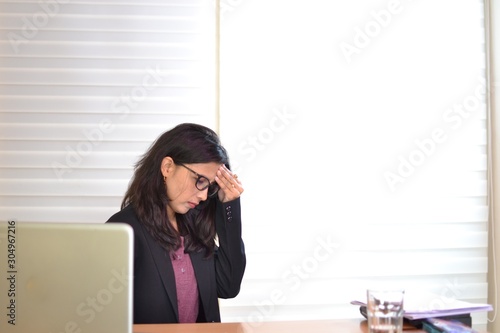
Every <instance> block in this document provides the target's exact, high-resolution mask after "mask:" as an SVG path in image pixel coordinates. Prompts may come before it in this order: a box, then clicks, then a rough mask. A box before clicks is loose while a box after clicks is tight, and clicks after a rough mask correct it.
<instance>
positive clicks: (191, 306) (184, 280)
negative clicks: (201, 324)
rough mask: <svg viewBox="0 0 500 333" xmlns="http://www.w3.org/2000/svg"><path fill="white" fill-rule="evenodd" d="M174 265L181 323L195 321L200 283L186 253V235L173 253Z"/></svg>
mask: <svg viewBox="0 0 500 333" xmlns="http://www.w3.org/2000/svg"><path fill="white" fill-rule="evenodd" d="M172 266H173V268H174V273H175V284H176V287H177V308H178V310H179V323H195V322H196V318H198V306H199V300H198V285H197V283H196V277H195V275H194V270H193V265H192V264H191V258H190V257H189V253H184V237H181V247H180V248H179V249H177V251H175V252H174V253H173V254H172Z"/></svg>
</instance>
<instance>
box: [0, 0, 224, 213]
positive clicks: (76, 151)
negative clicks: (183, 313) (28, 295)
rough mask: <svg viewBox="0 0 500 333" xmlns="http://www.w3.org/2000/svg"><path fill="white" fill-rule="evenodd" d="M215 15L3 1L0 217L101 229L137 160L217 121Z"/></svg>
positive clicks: (198, 9) (188, 8) (192, 2)
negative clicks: (170, 134) (190, 127)
mask: <svg viewBox="0 0 500 333" xmlns="http://www.w3.org/2000/svg"><path fill="white" fill-rule="evenodd" d="M215 17H216V10H215V6H214V4H213V3H209V2H207V1H200V0H182V1H181V0H177V1H176V0H161V1H160V0H148V1H146V2H143V1H133V0H128V1H127V0H120V1H118V0H110V1H104V2H96V1H90V0H83V1H77V2H74V1H63V0H53V1H52V0H51V1H0V32H1V33H0V212H1V213H0V214H1V218H2V219H4V220H6V219H12V218H15V219H17V220H18V221H20V222H23V221H37V222H104V221H105V220H106V219H107V218H108V217H109V216H111V214H113V213H114V212H116V211H117V210H118V209H119V207H120V203H121V199H122V197H123V195H124V192H125V190H126V186H127V184H128V181H129V180H130V178H131V175H132V169H133V166H134V164H135V163H136V162H137V160H138V158H139V156H140V155H141V154H143V153H144V152H145V151H146V149H147V148H148V147H149V145H150V144H151V143H152V141H153V140H154V139H155V138H156V137H157V136H158V135H159V134H160V133H162V132H163V131H165V130H167V129H169V128H171V127H173V126H174V125H176V124H178V123H181V122H197V123H201V124H205V125H207V126H210V127H212V128H214V127H215V125H216V106H215V75H216V68H215V65H216V62H215V55H216V47H215V45H216V43H215V36H216V31H215V23H216V21H215Z"/></svg>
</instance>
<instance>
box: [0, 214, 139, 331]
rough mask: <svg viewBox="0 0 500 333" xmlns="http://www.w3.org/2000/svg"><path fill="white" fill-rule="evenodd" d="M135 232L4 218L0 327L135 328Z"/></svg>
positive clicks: (110, 226) (112, 226) (117, 227)
mask: <svg viewBox="0 0 500 333" xmlns="http://www.w3.org/2000/svg"><path fill="white" fill-rule="evenodd" d="M132 279H133V230H132V228H131V227H130V226H128V225H126V224H120V223H108V224H105V223H101V224H88V223H87V224H83V223H33V222H29V223H28V222H25V223H23V222H16V221H1V222H0V312H1V313H0V332H2V333H17V332H19V333H26V332H32V333H87V332H88V333H100V332H102V333H132V323H133V318H132V287H133V280H132Z"/></svg>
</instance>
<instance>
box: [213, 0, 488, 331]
mask: <svg viewBox="0 0 500 333" xmlns="http://www.w3.org/2000/svg"><path fill="white" fill-rule="evenodd" d="M483 10H484V5H483V2H482V1H451V0H450V1H447V0H443V1H426V0H424V1H418V2H415V1H356V2H352V1H335V2H331V1H320V0H318V1H308V2H307V4H306V3H305V2H301V1H292V2H290V1H284V0H283V1H273V2H269V1H258V0H257V1H251V2H241V3H239V5H238V6H234V7H233V8H232V10H231V11H226V13H225V15H224V17H223V18H221V23H220V24H221V33H220V36H221V40H220V45H221V46H220V54H221V74H220V82H221V84H220V87H221V88H220V89H221V90H220V96H221V101H220V105H221V125H220V126H221V133H222V135H223V139H224V140H225V142H228V143H229V151H230V154H231V156H233V161H234V164H235V165H236V166H237V172H238V173H239V175H240V177H239V178H240V179H242V181H244V182H245V185H246V186H245V188H246V190H245V194H244V196H245V198H244V206H243V208H244V214H245V215H244V221H245V228H244V237H245V240H246V245H247V255H248V267H247V272H246V274H245V278H244V284H243V286H242V291H241V294H240V296H238V298H237V299H236V300H234V301H228V302H226V301H223V302H222V303H221V304H222V305H224V306H225V314H226V318H228V317H229V318H231V319H232V320H237V321H248V322H250V321H253V322H257V323H254V324H252V325H258V322H260V321H266V320H297V319H327V318H346V317H352V318H358V317H360V314H359V310H358V308H357V307H355V306H353V305H350V304H349V302H350V301H351V300H352V299H354V298H357V297H358V295H360V293H361V295H363V294H364V291H365V290H366V288H368V287H372V286H388V285H389V286H398V287H402V288H405V289H423V290H426V291H430V292H434V293H436V294H437V295H438V297H437V298H436V299H435V300H433V304H429V306H436V307H439V306H440V305H441V306H442V305H444V304H446V303H447V302H449V299H450V298H458V299H462V300H466V301H470V302H480V303H486V302H487V301H486V300H487V289H488V284H487V259H488V258H487V246H488V245H487V244H488V239H487V230H488V222H487V220H488V214H487V190H486V188H487V186H486V138H487V135H486V129H487V126H486V124H487V119H486V111H485V110H486V108H485V92H486V89H487V88H486V84H485V53H484V52H485V51H484V48H485V44H484V43H485V37H484V12H483ZM255 22H258V24H255ZM473 323H474V325H475V327H477V328H479V329H483V330H484V329H485V327H486V323H487V313H479V314H474V315H473Z"/></svg>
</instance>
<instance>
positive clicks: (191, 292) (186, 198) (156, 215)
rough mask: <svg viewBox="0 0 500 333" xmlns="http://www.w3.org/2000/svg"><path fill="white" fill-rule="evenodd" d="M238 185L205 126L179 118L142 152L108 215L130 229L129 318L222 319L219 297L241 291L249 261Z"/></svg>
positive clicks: (161, 320)
mask: <svg viewBox="0 0 500 333" xmlns="http://www.w3.org/2000/svg"><path fill="white" fill-rule="evenodd" d="M241 193H243V187H242V184H241V182H240V180H239V179H238V177H237V176H236V174H234V173H232V172H231V171H230V169H229V159H228V156H227V152H226V150H225V149H224V147H222V145H221V143H220V140H219V138H218V136H217V134H216V133H215V132H214V131H212V130H211V129H209V128H206V127H204V126H201V125H197V124H189V123H187V124H180V125H178V126H176V127H174V128H173V129H171V130H169V131H167V132H165V133H164V134H162V135H161V136H160V137H159V138H158V139H157V140H156V142H154V143H153V145H152V146H151V147H150V148H149V150H148V151H147V152H146V153H145V154H144V155H143V157H142V158H141V159H140V160H139V162H138V163H137V165H136V168H135V173H134V176H133V178H132V181H131V182H130V184H129V187H128V189H127V192H126V194H125V197H124V199H123V201H122V206H121V211H119V212H118V213H116V214H114V215H113V216H112V217H111V218H110V219H109V220H108V222H124V223H128V224H129V225H131V226H132V228H133V230H134V239H135V246H134V323H136V324H143V323H144V324H146V323H176V322H180V323H187V322H220V320H221V319H220V311H219V304H218V298H232V297H235V296H236V295H237V294H238V293H239V290H240V284H241V280H242V278H243V273H244V271H245V265H246V257H245V249H244V245H243V241H242V239H241V213H240V212H241V211H240V199H239V198H240V195H241ZM216 238H217V245H216Z"/></svg>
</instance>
